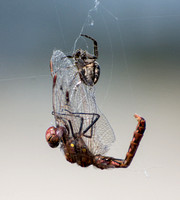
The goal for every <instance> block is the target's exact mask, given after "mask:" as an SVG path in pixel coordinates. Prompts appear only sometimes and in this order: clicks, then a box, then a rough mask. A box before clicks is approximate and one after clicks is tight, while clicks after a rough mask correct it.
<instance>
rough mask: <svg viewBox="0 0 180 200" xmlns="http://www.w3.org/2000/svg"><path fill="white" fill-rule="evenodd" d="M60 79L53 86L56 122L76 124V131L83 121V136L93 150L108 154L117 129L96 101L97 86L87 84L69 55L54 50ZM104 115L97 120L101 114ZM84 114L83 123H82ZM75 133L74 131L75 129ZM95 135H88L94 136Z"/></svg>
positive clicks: (76, 131)
mask: <svg viewBox="0 0 180 200" xmlns="http://www.w3.org/2000/svg"><path fill="white" fill-rule="evenodd" d="M51 61H52V65H53V72H52V76H53V77H54V76H55V75H56V82H55V84H54V86H53V112H54V116H55V120H56V124H57V125H59V126H61V125H66V126H69V121H70V122H71V124H72V127H73V131H74V133H78V132H79V130H80V127H81V125H82V132H83V131H84V130H87V128H88V127H90V128H89V129H88V130H87V131H86V133H85V136H82V138H83V140H84V141H85V143H86V145H87V146H88V148H89V150H90V151H91V152H92V153H93V154H104V153H105V152H107V151H108V149H109V146H110V145H111V143H112V142H114V140H115V136H114V133H113V130H112V128H111V126H110V124H109V122H108V121H107V119H106V118H105V116H104V115H103V114H102V113H101V112H100V110H99V109H98V108H97V105H96V99H95V87H94V86H93V87H89V86H86V85H85V84H83V83H82V82H81V80H80V78H79V74H78V71H77V69H76V67H74V65H73V64H72V62H71V61H70V60H69V59H68V58H67V57H66V55H65V54H64V53H63V52H62V51H60V50H55V51H53V55H52V57H51ZM97 114H99V115H100V118H99V119H98V120H97V121H96V123H94V124H93V122H94V121H95V120H96V118H97ZM82 118H83V123H82ZM71 134H72V133H71ZM91 135H92V137H91V138H89V137H86V136H91Z"/></svg>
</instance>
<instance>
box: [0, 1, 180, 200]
mask: <svg viewBox="0 0 180 200" xmlns="http://www.w3.org/2000/svg"><path fill="white" fill-rule="evenodd" d="M179 13H180V2H179V1H176V0H151V1H146V0H121V1H118V0H111V1H108V0H100V1H93V0H83V1H82V0H76V1H70V0H38V1H37V0H36V1H35V0H32V1H27V0H14V1H10V0H7V1H3V0H0V92H1V98H0V125H1V126H0V127H1V133H0V136H1V137H0V138H1V140H0V177H1V178H0V188H1V190H0V199H3V200H10V199H13V200H15V199H18V200H24V199H26V200H30V199H33V200H34V199H37V200H39V199H43V200H46V199H47V200H49V199H78V200H82V199H87V200H90V199H98V200H99V199H105V200H106V199H114V198H115V199H138V200H144V199H146V200H152V199H153V200H156V199H157V200H160V199H163V200H169V199H173V200H178V199H179V198H180V195H179V190H180V172H179V167H180V159H179V153H180V147H179V140H180V123H179V111H180V14H179ZM81 32H82V33H84V34H88V35H90V36H92V37H94V38H95V39H96V40H97V41H98V45H99V59H98V62H99V63H100V65H101V77H100V80H99V82H98V84H97V87H96V97H97V103H98V105H99V107H100V108H101V110H102V112H103V113H104V114H105V115H106V117H107V118H108V120H109V122H110V123H111V125H112V127H113V129H114V132H115V135H116V142H115V143H114V144H113V145H112V148H111V150H110V151H109V152H108V155H110V156H114V157H117V158H124V156H125V154H126V152H127V149H128V146H129V142H130V140H131V138H132V134H133V131H134V129H135V127H136V120H135V119H133V114H134V113H138V114H140V115H142V116H143V117H144V118H145V119H146V120H147V130H146V132H145V136H144V138H143V140H142V142H141V145H140V147H139V149H138V151H137V154H136V156H135V159H134V160H133V162H132V165H131V166H130V167H129V168H128V169H113V170H104V171H101V170H99V169H95V168H94V167H89V168H81V167H79V166H77V165H75V164H74V165H72V164H70V163H68V162H67V161H66V160H65V158H64V155H63V152H60V151H59V149H58V148H57V149H51V148H50V147H49V146H48V145H47V143H46V141H45V131H46V129H47V128H48V127H49V126H51V125H53V124H54V119H53V116H52V115H51V111H52V102H51V98H52V95H51V89H52V79H51V77H50V72H49V60H50V57H51V55H52V51H53V50H54V49H61V50H62V51H63V52H64V53H67V54H71V53H72V52H73V49H74V48H83V49H87V50H88V51H89V52H92V51H93V46H92V43H91V41H88V40H86V42H87V43H86V42H85V40H83V39H82V38H79V39H78V40H77V43H76V45H74V44H75V41H76V39H77V38H78V36H79V34H80V33H81Z"/></svg>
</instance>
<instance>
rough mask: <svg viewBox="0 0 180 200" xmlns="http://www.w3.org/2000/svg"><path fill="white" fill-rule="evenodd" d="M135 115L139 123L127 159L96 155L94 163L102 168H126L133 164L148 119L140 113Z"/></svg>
mask: <svg viewBox="0 0 180 200" xmlns="http://www.w3.org/2000/svg"><path fill="white" fill-rule="evenodd" d="M134 117H135V118H136V119H137V121H138V125H137V127H136V130H135V131H134V135H133V138H132V140H131V143H130V146H129V149H128V152H127V154H126V157H125V159H124V160H123V159H116V158H113V157H107V156H101V155H96V156H95V157H94V163H93V164H94V165H95V166H96V167H98V168H100V169H108V168H126V167H128V166H129V165H130V164H131V161H132V160H133V158H134V156H135V153H136V150H137V148H138V146H139V144H140V141H141V139H142V137H143V134H144V131H145V129H146V121H145V119H143V118H142V117H140V116H139V115H137V114H135V115H134Z"/></svg>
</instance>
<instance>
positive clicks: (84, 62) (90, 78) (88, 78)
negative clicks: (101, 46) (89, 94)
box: [66, 34, 100, 86]
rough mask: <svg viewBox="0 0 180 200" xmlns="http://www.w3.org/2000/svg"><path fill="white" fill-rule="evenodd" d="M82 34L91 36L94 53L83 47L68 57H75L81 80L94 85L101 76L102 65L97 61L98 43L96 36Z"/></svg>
mask: <svg viewBox="0 0 180 200" xmlns="http://www.w3.org/2000/svg"><path fill="white" fill-rule="evenodd" d="M81 36H84V37H86V38H89V39H91V40H92V41H93V42H94V55H91V54H90V53H88V52H87V51H84V50H82V49H77V50H76V51H75V53H74V54H73V55H72V56H66V57H67V58H73V59H74V61H75V62H74V64H75V66H76V67H77V69H78V73H79V76H80V79H81V81H82V82H83V83H84V84H86V85H88V86H93V85H95V84H96V83H97V81H98V79H99V76H100V66H99V64H98V62H96V60H97V59H98V45H97V41H96V40H95V39H94V38H92V37H90V36H88V35H84V34H81Z"/></svg>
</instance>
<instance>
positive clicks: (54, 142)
mask: <svg viewBox="0 0 180 200" xmlns="http://www.w3.org/2000/svg"><path fill="white" fill-rule="evenodd" d="M65 133H66V128H65V127H63V126H60V127H57V128H55V127H54V126H51V127H49V128H48V129H47V131H46V135H45V137H46V141H47V143H48V144H49V146H50V147H52V148H55V147H58V145H59V142H60V140H61V138H62V136H63V134H65Z"/></svg>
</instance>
